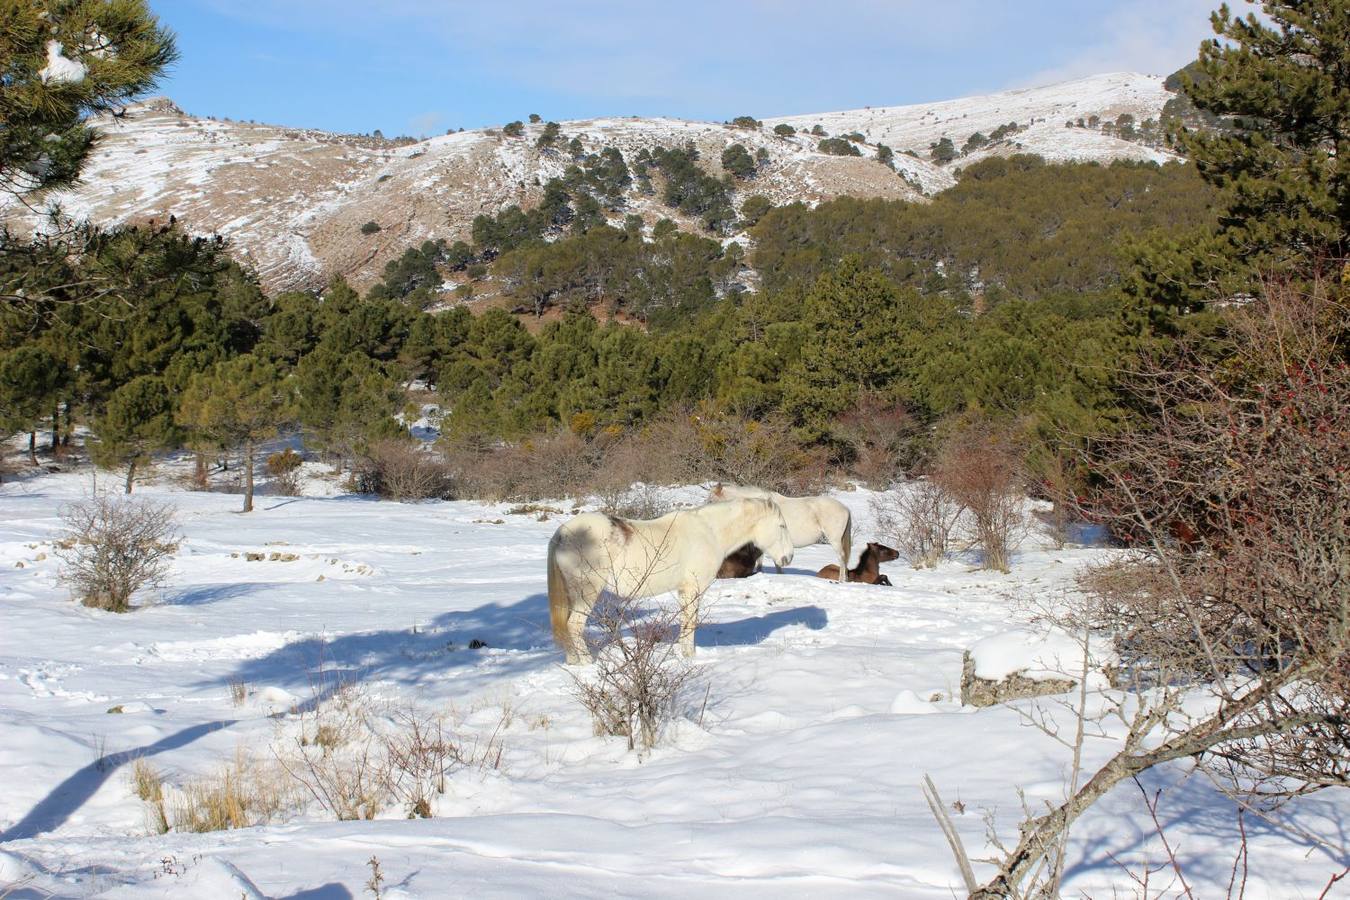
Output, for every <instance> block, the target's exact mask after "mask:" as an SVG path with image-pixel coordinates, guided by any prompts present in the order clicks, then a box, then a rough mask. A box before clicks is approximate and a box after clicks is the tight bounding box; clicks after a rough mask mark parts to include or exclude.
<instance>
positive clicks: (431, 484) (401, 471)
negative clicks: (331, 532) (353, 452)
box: [353, 440, 455, 501]
mask: <svg viewBox="0 0 1350 900" xmlns="http://www.w3.org/2000/svg"><path fill="white" fill-rule="evenodd" d="M353 475H354V481H355V482H356V485H357V487H358V488H359V489H360V490H361V491H362V492H363V493H371V494H379V495H380V496H381V497H383V498H385V499H387V500H403V501H406V500H449V499H452V498H453V497H454V495H455V489H454V479H453V478H452V476H451V471H450V467H449V465H447V463H446V461H445V460H444V459H443V458H442V457H441V456H440V455H439V453H437V452H435V451H433V450H428V449H426V448H424V447H422V446H420V445H418V444H414V443H410V442H408V441H399V440H387V441H380V442H379V443H377V444H375V445H374V446H372V447H371V448H370V450H369V451H368V452H367V453H366V454H365V455H364V456H362V457H360V458H359V459H358V461H357V463H356V466H355V468H354V472H353Z"/></svg>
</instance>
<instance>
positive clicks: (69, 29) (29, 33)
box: [0, 0, 177, 193]
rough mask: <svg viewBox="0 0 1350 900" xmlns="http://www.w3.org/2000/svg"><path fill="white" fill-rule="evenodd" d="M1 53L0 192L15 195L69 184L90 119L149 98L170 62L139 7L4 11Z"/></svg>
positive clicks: (169, 47)
mask: <svg viewBox="0 0 1350 900" xmlns="http://www.w3.org/2000/svg"><path fill="white" fill-rule="evenodd" d="M91 36H92V37H91ZM0 48H2V49H0V72H3V76H2V77H0V85H3V87H0V123H3V125H0V190H3V191H8V192H13V193H28V192H31V191H36V190H41V189H44V188H50V187H56V186H60V185H65V184H68V183H70V182H71V181H73V180H74V179H75V178H76V177H77V176H78V175H79V171H80V167H81V166H82V165H83V163H84V161H85V159H86V158H87V157H88V154H89V151H90V149H91V147H92V146H93V142H94V140H95V132H94V129H93V127H92V126H91V125H90V122H89V117H90V116H91V115H94V114H97V113H102V112H110V111H114V110H117V109H119V108H121V107H122V106H124V105H125V104H126V103H128V102H129V101H131V100H132V99H134V98H135V97H137V96H139V95H141V94H144V93H145V92H146V91H148V90H150V88H152V87H153V86H154V85H155V83H156V81H157V80H158V79H159V77H160V75H161V74H162V73H163V71H164V69H165V68H166V67H167V66H168V65H169V64H170V63H172V62H173V61H174V60H175V59H176V58H177V51H176V50H175V49H174V42H173V37H172V35H171V34H170V33H169V32H168V31H167V30H166V29H164V28H162V27H160V25H159V22H158V21H157V20H156V18H155V16H154V15H153V14H152V13H151V12H150V9H149V5H148V4H147V3H145V2H144V0H116V2H103V3H95V2H70V0H26V2H22V3H7V4H5V6H4V9H3V12H0ZM110 50H111V51H112V52H109V51H110Z"/></svg>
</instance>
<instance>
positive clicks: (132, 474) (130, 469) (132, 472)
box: [126, 459, 136, 494]
mask: <svg viewBox="0 0 1350 900" xmlns="http://www.w3.org/2000/svg"><path fill="white" fill-rule="evenodd" d="M135 481H136V460H134V459H133V460H131V462H129V463H127V484H126V493H128V494H130V493H131V485H132V484H134V483H135Z"/></svg>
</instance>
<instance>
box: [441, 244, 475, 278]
mask: <svg viewBox="0 0 1350 900" xmlns="http://www.w3.org/2000/svg"><path fill="white" fill-rule="evenodd" d="M444 256H445V264H446V265H447V266H449V267H450V271H452V272H463V271H464V269H465V268H467V267H468V265H469V263H471V262H473V259H474V256H473V248H472V247H470V246H469V245H468V244H466V243H464V242H463V241H455V242H454V243H453V244H451V245H450V246H449V247H448V248H446V251H445V254H444Z"/></svg>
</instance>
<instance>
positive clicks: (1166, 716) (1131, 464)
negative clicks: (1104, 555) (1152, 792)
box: [972, 285, 1350, 898]
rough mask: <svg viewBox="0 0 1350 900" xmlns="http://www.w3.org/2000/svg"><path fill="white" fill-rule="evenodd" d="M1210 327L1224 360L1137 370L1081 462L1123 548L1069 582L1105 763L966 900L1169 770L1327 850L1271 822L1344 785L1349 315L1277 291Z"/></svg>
mask: <svg viewBox="0 0 1350 900" xmlns="http://www.w3.org/2000/svg"><path fill="white" fill-rule="evenodd" d="M1222 315H1223V316H1224V317H1225V320H1226V321H1225V324H1226V325H1227V327H1228V328H1229V329H1230V333H1231V336H1232V338H1231V342H1230V344H1229V350H1230V354H1231V356H1230V358H1229V359H1227V360H1225V361H1224V363H1223V364H1217V363H1215V362H1214V361H1213V360H1212V359H1210V358H1207V357H1206V355H1205V354H1204V353H1203V352H1201V351H1200V350H1196V349H1192V348H1189V347H1186V346H1184V345H1183V346H1181V347H1180V348H1177V349H1175V350H1174V352H1173V353H1172V354H1171V355H1169V356H1168V357H1166V358H1162V359H1145V360H1143V361H1142V362H1141V364H1140V367H1139V369H1138V370H1137V371H1136V372H1133V373H1129V374H1128V376H1127V377H1126V379H1125V384H1124V387H1125V389H1126V390H1127V391H1128V393H1129V399H1130V401H1131V403H1132V405H1133V406H1134V408H1135V409H1136V410H1138V411H1139V412H1140V414H1141V415H1140V421H1141V422H1142V423H1144V424H1143V425H1141V427H1138V428H1136V429H1134V430H1132V431H1129V432H1120V433H1115V434H1111V435H1107V436H1103V437H1100V438H1098V440H1097V442H1096V445H1095V446H1094V447H1093V448H1091V453H1090V455H1087V456H1086V457H1085V462H1087V463H1088V464H1090V465H1091V466H1092V467H1093V470H1094V472H1095V474H1096V475H1097V476H1098V478H1099V479H1100V483H1099V487H1098V489H1096V490H1095V491H1094V492H1093V493H1092V495H1091V496H1090V497H1089V500H1088V502H1087V504H1086V509H1085V512H1086V513H1087V514H1088V515H1090V516H1092V517H1095V519H1096V520H1097V521H1100V522H1102V523H1104V524H1106V525H1107V526H1108V527H1110V528H1111V530H1112V531H1113V532H1114V533H1115V534H1116V535H1117V536H1118V537H1120V538H1122V539H1124V540H1126V541H1128V542H1129V543H1130V544H1131V545H1132V547H1133V548H1134V549H1135V551H1136V552H1135V553H1134V554H1132V555H1130V556H1129V557H1127V558H1126V559H1125V561H1124V562H1123V563H1122V564H1121V565H1119V566H1116V567H1115V568H1114V569H1112V570H1109V571H1106V572H1096V573H1093V575H1092V577H1091V578H1089V579H1087V580H1085V581H1084V582H1083V588H1084V589H1085V591H1086V592H1087V594H1088V600H1089V606H1088V609H1089V613H1088V615H1087V616H1086V618H1085V620H1084V621H1085V622H1086V625H1085V627H1091V628H1101V629H1104V630H1106V631H1107V632H1108V633H1110V634H1111V635H1112V636H1113V637H1114V639H1115V643H1116V646H1117V649H1118V651H1119V653H1120V655H1121V657H1122V660H1121V665H1120V667H1119V671H1118V673H1117V675H1116V681H1117V685H1118V687H1119V688H1121V690H1119V691H1118V692H1117V693H1114V694H1105V695H1104V696H1105V697H1106V698H1107V699H1108V700H1109V701H1110V702H1109V703H1108V704H1107V710H1108V714H1109V715H1111V716H1114V717H1115V718H1116V719H1117V720H1118V721H1117V722H1116V723H1115V724H1114V726H1113V728H1112V729H1111V733H1112V740H1115V741H1118V742H1119V743H1118V750H1117V752H1116V753H1114V755H1111V756H1110V757H1109V758H1107V759H1106V760H1105V761H1104V762H1103V763H1102V764H1101V765H1100V767H1098V768H1097V769H1096V770H1095V772H1090V773H1088V772H1085V777H1084V778H1083V780H1082V781H1081V782H1077V783H1075V785H1074V786H1073V787H1072V789H1071V790H1070V791H1068V792H1067V795H1066V799H1065V800H1064V802H1063V803H1061V804H1059V805H1057V806H1051V807H1048V808H1046V809H1045V810H1043V811H1042V810H1035V811H1028V813H1027V815H1026V818H1025V820H1024V821H1023V822H1022V823H1021V825H1020V827H1019V831H1018V840H1017V843H1016V844H1015V845H1014V846H1011V847H1007V848H1002V847H1000V848H998V852H999V858H998V859H997V860H995V862H996V865H997V869H998V871H997V873H996V875H995V876H994V877H993V878H992V879H991V880H990V881H989V882H988V883H986V884H985V885H984V886H982V887H981V888H980V889H979V890H978V891H975V892H972V896H978V897H982V898H985V897H989V898H992V897H1013V896H1025V890H1026V889H1027V887H1028V885H1029V884H1032V883H1034V880H1035V874H1036V872H1037V871H1039V870H1042V869H1043V868H1044V867H1045V865H1046V861H1047V857H1048V854H1050V853H1052V852H1053V849H1054V848H1056V847H1060V846H1062V845H1063V842H1064V840H1065V836H1066V835H1067V833H1068V831H1069V829H1070V828H1071V827H1072V825H1073V823H1074V822H1075V821H1076V820H1077V819H1078V817H1080V816H1081V815H1082V814H1083V813H1084V812H1086V811H1088V810H1089V809H1091V808H1092V807H1093V805H1094V804H1095V803H1096V802H1097V801H1098V800H1100V799H1101V798H1102V797H1103V796H1105V795H1106V793H1107V792H1109V791H1110V790H1112V788H1113V787H1114V786H1116V785H1118V784H1120V783H1121V782H1122V781H1126V780H1129V779H1133V778H1135V777H1136V776H1138V775H1139V774H1140V773H1142V772H1145V771H1147V770H1149V769H1151V768H1153V767H1154V766H1158V765H1161V764H1164V763H1168V762H1172V761H1176V760H1183V759H1184V760H1194V761H1195V763H1196V765H1197V766H1198V768H1199V770H1200V771H1201V772H1203V773H1205V774H1207V775H1208V776H1209V777H1210V778H1211V779H1212V781H1213V782H1214V783H1215V784H1216V785H1217V786H1219V787H1220V789H1221V790H1223V791H1225V792H1226V793H1227V794H1228V795H1229V797H1230V798H1231V799H1232V800H1233V801H1234V803H1235V805H1236V807H1237V808H1238V809H1240V810H1242V811H1243V812H1245V813H1246V814H1250V815H1256V816H1259V817H1260V818H1262V819H1263V820H1265V821H1266V822H1267V823H1270V824H1273V825H1275V826H1276V827H1279V828H1281V829H1283V830H1285V831H1286V832H1288V833H1290V834H1291V835H1292V836H1294V837H1295V838H1296V839H1297V840H1299V841H1300V842H1303V843H1305V844H1306V845H1307V846H1317V847H1320V848H1322V849H1324V850H1326V851H1327V852H1328V854H1329V855H1330V856H1331V857H1332V858H1338V857H1343V856H1344V854H1345V852H1346V847H1345V841H1344V837H1343V836H1340V835H1335V834H1328V833H1313V832H1311V831H1310V830H1308V829H1303V828H1300V827H1299V825H1298V824H1297V822H1296V821H1294V820H1292V819H1291V818H1290V817H1287V816H1281V815H1279V812H1280V804H1281V803H1282V802H1283V801H1284V800H1287V799H1288V798H1290V797H1292V796H1296V795H1299V794H1304V793H1307V792H1311V791H1315V790H1318V789H1322V788H1326V787H1342V788H1343V787H1346V786H1350V763H1348V762H1347V761H1348V760H1350V752H1348V751H1350V725H1347V723H1350V630H1348V629H1347V628H1346V623H1347V622H1348V621H1350V592H1348V591H1347V590H1346V582H1345V573H1346V571H1347V565H1348V564H1350V525H1348V524H1347V523H1350V483H1347V480H1346V473H1347V472H1350V443H1347V441H1346V440H1345V430H1344V423H1345V422H1346V421H1348V420H1350V365H1348V364H1347V362H1346V358H1345V345H1344V343H1342V341H1343V340H1344V339H1345V336H1346V335H1347V334H1350V316H1347V313H1346V308H1345V306H1344V305H1343V300H1341V299H1340V298H1337V297H1334V296H1332V297H1329V296H1327V295H1326V293H1325V292H1323V291H1322V290H1321V289H1320V288H1316V287H1315V288H1314V289H1312V290H1310V291H1306V292H1302V291H1293V290H1290V289H1289V288H1286V287H1283V286H1280V285H1273V286H1267V288H1266V289H1265V291H1264V292H1263V296H1261V297H1258V298H1256V299H1255V300H1253V301H1252V302H1251V303H1250V304H1246V305H1244V306H1243V307H1236V308H1227V309H1225V310H1223V312H1222ZM1182 526H1185V527H1184V528H1183V527H1182ZM1155 811H1156V802H1155V803H1153V804H1150V812H1151V813H1155ZM1336 877H1339V876H1333V879H1332V881H1331V882H1329V884H1328V887H1330V885H1331V884H1333V883H1334V881H1335V879H1336Z"/></svg>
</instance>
